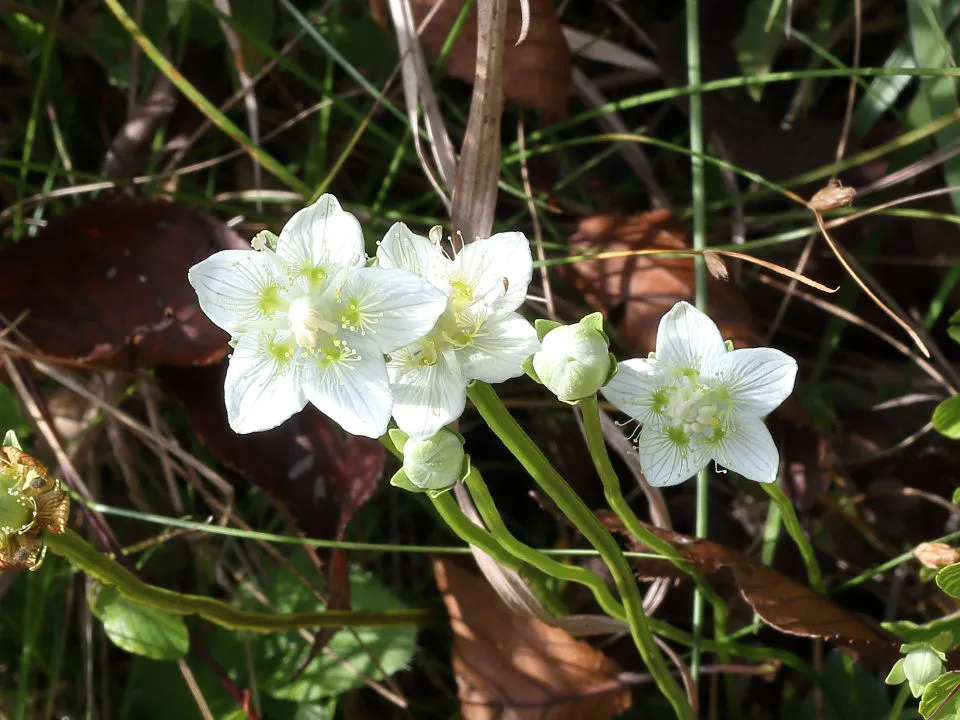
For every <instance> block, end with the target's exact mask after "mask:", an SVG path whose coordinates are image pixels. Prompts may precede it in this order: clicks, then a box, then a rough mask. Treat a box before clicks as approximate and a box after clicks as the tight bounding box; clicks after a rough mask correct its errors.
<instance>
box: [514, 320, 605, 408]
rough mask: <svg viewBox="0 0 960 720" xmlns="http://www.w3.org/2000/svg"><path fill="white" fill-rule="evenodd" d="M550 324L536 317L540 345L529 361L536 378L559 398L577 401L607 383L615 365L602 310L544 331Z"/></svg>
mask: <svg viewBox="0 0 960 720" xmlns="http://www.w3.org/2000/svg"><path fill="white" fill-rule="evenodd" d="M549 324H552V325H556V323H549ZM549 324H548V323H545V322H544V321H542V320H538V321H537V325H536V327H537V329H538V330H540V344H541V348H540V350H538V351H537V352H536V353H535V354H534V356H533V358H532V359H531V362H530V365H531V367H532V368H533V372H534V373H535V374H536V379H538V380H539V381H540V382H541V383H543V384H544V386H546V388H547V389H548V390H550V392H552V393H553V394H554V395H556V396H557V398H558V399H559V400H561V401H562V402H565V403H571V404H575V403H576V402H578V401H579V400H583V399H584V398H586V397H590V396H592V395H593V394H594V393H595V392H597V390H599V389H600V388H601V387H603V386H604V385H606V384H607V381H608V380H609V379H610V375H611V370H612V369H614V368H615V367H616V362H615V361H614V359H613V357H612V356H611V355H610V350H609V349H608V348H609V343H608V341H607V338H606V336H605V335H604V334H603V333H602V331H601V330H602V327H603V320H602V318H601V315H600V313H594V314H593V315H588V316H587V317H586V318H584V319H583V320H581V321H580V322H578V323H574V324H573V325H560V326H556V327H553V328H552V329H549V330H547V331H546V333H544V332H543V330H542V328H543V327H545V326H547V325H549Z"/></svg>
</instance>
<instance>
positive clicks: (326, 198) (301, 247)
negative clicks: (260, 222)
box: [277, 194, 366, 272]
mask: <svg viewBox="0 0 960 720" xmlns="http://www.w3.org/2000/svg"><path fill="white" fill-rule="evenodd" d="M277 255H279V256H280V257H281V258H282V259H283V260H284V262H286V263H287V264H288V265H290V266H291V267H292V268H294V270H295V271H300V272H305V271H307V270H309V269H312V268H318V267H321V268H323V267H326V266H329V265H337V266H346V267H360V266H361V265H363V264H364V262H366V253H365V252H364V249H363V231H362V230H361V229H360V223H359V222H357V219H356V218H355V217H354V216H353V215H351V214H350V213H348V212H346V211H345V210H343V209H342V208H341V207H340V203H339V202H338V201H337V199H336V198H335V197H334V196H333V195H329V194H326V195H321V196H320V198H319V199H318V200H317V201H316V202H315V203H314V204H313V205H308V206H307V207H305V208H303V209H302V210H299V211H297V212H296V213H295V214H294V215H293V217H291V218H290V219H289V220H288V221H287V224H286V225H284V226H283V230H281V231H280V241H279V242H278V244H277Z"/></svg>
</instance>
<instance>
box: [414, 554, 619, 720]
mask: <svg viewBox="0 0 960 720" xmlns="http://www.w3.org/2000/svg"><path fill="white" fill-rule="evenodd" d="M433 568H434V574H435V576H436V578H437V587H438V588H439V589H440V592H441V593H442V594H443V601H444V603H445V605H446V606H447V612H448V613H449V615H450V625H451V627H452V628H453V634H454V641H453V669H454V673H455V674H456V676H457V684H458V686H459V697H460V710H461V714H462V715H463V718H464V720H584V719H585V718H589V720H604V719H605V718H613V717H614V716H616V715H618V714H620V713H622V712H624V711H625V710H626V709H627V708H628V707H630V690H629V687H628V686H627V684H626V683H625V682H624V680H623V679H621V677H620V672H619V669H618V667H617V666H616V664H615V663H614V662H613V661H612V660H610V659H609V658H607V657H606V656H605V655H604V654H603V653H602V652H600V651H599V650H597V649H595V648H593V647H592V646H590V645H588V644H586V643H584V642H580V641H579V640H575V639H574V638H573V636H571V635H570V634H569V633H568V632H566V631H565V630H561V629H560V628H557V627H552V626H550V625H547V624H546V623H543V622H541V621H539V620H537V619H535V618H532V617H530V616H528V615H518V614H516V613H514V612H513V611H511V610H510V609H509V608H507V606H506V605H505V604H504V603H503V601H502V600H500V598H499V597H497V594H496V593H495V592H494V591H493V589H492V588H491V587H490V586H489V585H488V584H487V582H486V581H485V580H484V579H483V578H482V577H481V576H480V575H477V574H476V573H473V572H470V571H468V570H465V569H463V568H462V567H461V566H460V565H458V564H456V563H455V562H452V561H448V560H442V559H440V558H434V561H433Z"/></svg>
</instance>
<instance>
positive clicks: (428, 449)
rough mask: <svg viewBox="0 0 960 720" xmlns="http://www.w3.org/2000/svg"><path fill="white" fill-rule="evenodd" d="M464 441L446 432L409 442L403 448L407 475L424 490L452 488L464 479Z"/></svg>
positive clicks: (443, 430)
mask: <svg viewBox="0 0 960 720" xmlns="http://www.w3.org/2000/svg"><path fill="white" fill-rule="evenodd" d="M463 459H464V453H463V440H462V439H461V437H460V436H459V435H457V434H456V433H455V432H453V431H452V430H449V429H447V428H443V429H442V430H440V432H438V433H437V434H436V435H433V436H431V437H429V438H427V439H426V440H407V442H406V444H405V445H404V446H403V472H404V474H405V475H406V476H407V479H408V480H409V481H410V482H411V483H413V484H414V485H416V486H417V487H419V488H422V489H423V490H440V489H442V488H446V487H450V486H451V485H453V484H455V483H456V482H457V481H458V480H460V479H461V478H462V477H463Z"/></svg>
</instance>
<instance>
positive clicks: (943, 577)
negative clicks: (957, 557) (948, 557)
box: [937, 563, 960, 598]
mask: <svg viewBox="0 0 960 720" xmlns="http://www.w3.org/2000/svg"><path fill="white" fill-rule="evenodd" d="M937 585H939V586H940V589H941V590H943V591H944V592H945V593H946V594H947V595H950V596H951V597H955V598H960V563H954V564H953V565H947V566H946V567H945V568H940V571H939V572H938V573H937Z"/></svg>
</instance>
